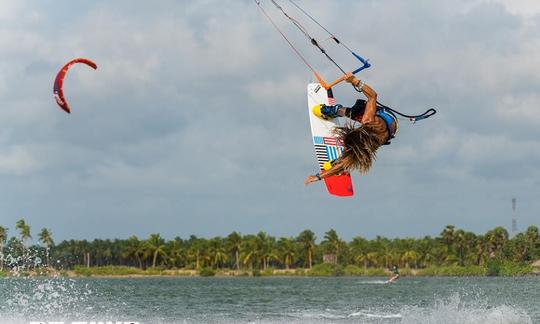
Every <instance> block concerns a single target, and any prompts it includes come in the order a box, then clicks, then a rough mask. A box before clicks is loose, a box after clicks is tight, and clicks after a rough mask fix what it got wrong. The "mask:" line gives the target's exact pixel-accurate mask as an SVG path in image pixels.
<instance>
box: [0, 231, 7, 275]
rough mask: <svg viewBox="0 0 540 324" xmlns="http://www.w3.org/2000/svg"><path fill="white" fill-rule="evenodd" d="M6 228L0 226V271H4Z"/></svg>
mask: <svg viewBox="0 0 540 324" xmlns="http://www.w3.org/2000/svg"><path fill="white" fill-rule="evenodd" d="M7 231H8V229H7V228H5V227H2V226H0V271H4V246H5V245H6V241H7Z"/></svg>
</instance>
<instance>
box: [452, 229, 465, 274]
mask: <svg viewBox="0 0 540 324" xmlns="http://www.w3.org/2000/svg"><path fill="white" fill-rule="evenodd" d="M454 244H455V246H456V254H457V257H458V260H459V265H460V266H462V267H463V266H464V265H465V253H466V249H467V237H466V236H465V231H464V230H462V229H458V230H457V231H455V232H454Z"/></svg>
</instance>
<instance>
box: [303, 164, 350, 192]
mask: <svg viewBox="0 0 540 324" xmlns="http://www.w3.org/2000/svg"><path fill="white" fill-rule="evenodd" d="M343 171H344V169H343V164H342V163H341V161H339V160H338V161H337V162H336V163H334V164H333V165H332V167H331V168H330V169H328V170H322V171H321V172H320V173H317V174H314V175H309V176H307V177H306V179H305V180H304V184H305V185H306V186H307V185H309V184H311V183H313V182H317V181H320V180H322V179H324V178H328V177H331V176H334V175H339V174H341V173H343Z"/></svg>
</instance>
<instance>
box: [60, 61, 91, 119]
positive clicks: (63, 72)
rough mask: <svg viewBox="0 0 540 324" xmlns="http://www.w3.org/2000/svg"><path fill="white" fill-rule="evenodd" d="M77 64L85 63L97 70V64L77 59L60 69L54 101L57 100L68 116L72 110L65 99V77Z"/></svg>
mask: <svg viewBox="0 0 540 324" xmlns="http://www.w3.org/2000/svg"><path fill="white" fill-rule="evenodd" d="M75 63H84V64H86V65H88V66H90V67H91V68H93V69H94V70H95V69H97V64H96V63H94V62H92V61H90V60H89V59H85V58H76V59H74V60H71V61H69V62H68V63H66V65H64V66H63V67H62V68H61V69H60V71H59V72H58V74H57V75H56V79H54V87H53V92H54V99H55V100H56V103H57V104H58V106H60V108H62V109H63V110H64V111H65V112H67V113H68V114H69V113H70V112H71V110H70V108H69V105H68V103H67V101H66V98H65V97H64V88H63V87H64V77H65V76H66V74H67V72H68V70H69V68H70V67H71V66H72V65H73V64H75Z"/></svg>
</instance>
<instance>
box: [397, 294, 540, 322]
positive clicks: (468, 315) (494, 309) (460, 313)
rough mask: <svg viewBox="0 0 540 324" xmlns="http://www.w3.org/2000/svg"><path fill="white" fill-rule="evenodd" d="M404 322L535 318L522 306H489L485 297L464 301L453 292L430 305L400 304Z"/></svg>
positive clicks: (528, 320)
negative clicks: (484, 300) (479, 299)
mask: <svg viewBox="0 0 540 324" xmlns="http://www.w3.org/2000/svg"><path fill="white" fill-rule="evenodd" d="M400 313H401V314H402V317H401V323H402V324H413V323H414V324H432V323H433V324H435V323H436V324H454V323H462V324H476V323H486V324H491V323H493V324H495V323H496V324H529V323H531V324H532V323H533V321H532V318H531V317H530V316H529V315H528V314H527V313H526V312H525V311H524V310H523V309H521V308H519V307H515V306H510V305H499V306H489V305H485V304H484V303H483V302H482V301H474V302H468V301H463V300H462V298H461V295H459V294H457V293H456V294H453V295H452V296H451V297H450V298H447V299H438V300H436V302H435V304H434V305H431V306H428V307H418V306H405V307H402V308H401V311H400Z"/></svg>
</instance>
